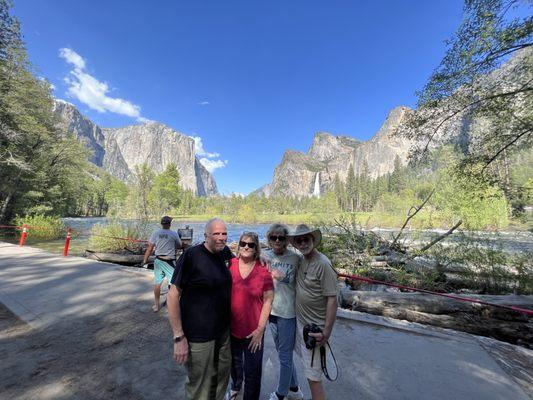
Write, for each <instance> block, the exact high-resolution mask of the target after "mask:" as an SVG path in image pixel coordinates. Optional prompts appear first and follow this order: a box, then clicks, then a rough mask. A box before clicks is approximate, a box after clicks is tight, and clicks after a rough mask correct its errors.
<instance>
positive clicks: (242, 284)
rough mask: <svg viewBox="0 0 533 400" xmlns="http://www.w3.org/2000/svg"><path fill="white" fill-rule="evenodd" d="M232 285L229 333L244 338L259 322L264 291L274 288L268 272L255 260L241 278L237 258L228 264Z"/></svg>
mask: <svg viewBox="0 0 533 400" xmlns="http://www.w3.org/2000/svg"><path fill="white" fill-rule="evenodd" d="M230 271H231V277H232V279H233V286H232V289H231V334H232V335H233V336H235V337H236V338H239V339H244V338H245V337H246V336H248V335H249V334H250V333H252V332H253V331H254V330H255V329H257V326H258V324H259V317H260V316H261V309H262V308H263V303H264V297H263V294H264V292H266V291H268V290H274V284H273V283H272V276H270V272H268V270H267V269H266V268H265V267H263V266H262V265H261V263H260V262H259V261H256V263H255V265H254V268H253V269H252V271H251V272H250V274H249V275H248V276H247V277H246V279H243V278H242V276H241V273H240V271H239V259H238V258H233V259H232V260H231V264H230Z"/></svg>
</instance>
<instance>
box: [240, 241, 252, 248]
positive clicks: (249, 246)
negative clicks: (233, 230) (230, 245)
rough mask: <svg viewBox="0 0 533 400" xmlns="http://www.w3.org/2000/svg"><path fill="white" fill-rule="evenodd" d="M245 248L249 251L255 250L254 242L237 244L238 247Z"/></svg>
mask: <svg viewBox="0 0 533 400" xmlns="http://www.w3.org/2000/svg"><path fill="white" fill-rule="evenodd" d="M246 246H248V248H249V249H255V243H254V242H239V247H246Z"/></svg>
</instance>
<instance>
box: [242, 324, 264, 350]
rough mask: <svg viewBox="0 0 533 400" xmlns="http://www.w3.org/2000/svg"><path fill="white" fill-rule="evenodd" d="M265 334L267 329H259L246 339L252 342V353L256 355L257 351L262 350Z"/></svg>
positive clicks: (250, 345) (250, 346)
mask: <svg viewBox="0 0 533 400" xmlns="http://www.w3.org/2000/svg"><path fill="white" fill-rule="evenodd" d="M264 333H265V328H261V327H260V326H258V327H257V329H256V330H255V331H253V332H252V333H250V334H249V335H248V336H246V339H250V338H251V339H252V340H250V344H249V345H248V348H249V349H250V351H251V352H252V353H255V352H256V351H257V350H261V344H262V343H263V334H264Z"/></svg>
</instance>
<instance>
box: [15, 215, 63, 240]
mask: <svg viewBox="0 0 533 400" xmlns="http://www.w3.org/2000/svg"><path fill="white" fill-rule="evenodd" d="M13 223H14V224H15V225H17V226H22V225H28V227H29V228H28V239H42V240H52V239H58V238H60V237H63V236H65V234H66V227H65V224H64V223H63V221H61V219H60V218H59V217H51V216H44V215H41V214H37V215H26V216H24V217H19V216H17V217H16V218H15V220H14V221H13Z"/></svg>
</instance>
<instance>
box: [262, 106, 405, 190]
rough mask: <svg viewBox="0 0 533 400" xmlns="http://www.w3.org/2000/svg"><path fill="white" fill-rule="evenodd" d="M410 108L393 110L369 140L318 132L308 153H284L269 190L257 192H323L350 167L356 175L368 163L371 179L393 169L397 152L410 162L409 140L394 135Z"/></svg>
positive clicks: (344, 175) (342, 177) (331, 186)
mask: <svg viewBox="0 0 533 400" xmlns="http://www.w3.org/2000/svg"><path fill="white" fill-rule="evenodd" d="M408 111H409V108H407V107H397V108H395V109H393V110H392V111H391V112H390V113H389V116H388V117H387V119H386V120H385V122H384V123H383V125H382V126H381V128H380V130H379V131H378V132H377V133H376V134H375V135H374V137H373V138H372V139H371V140H369V141H366V142H363V141H359V140H357V139H354V138H351V137H348V136H334V135H332V134H330V133H327V132H318V133H316V134H315V136H314V138H313V143H312V144H311V147H310V148H309V151H308V152H307V153H302V152H298V151H293V150H288V151H286V152H285V154H284V156H283V159H282V161H281V163H280V164H279V165H278V166H277V167H276V169H275V171H274V178H273V180H272V183H271V184H269V185H268V186H266V187H267V188H268V189H269V192H268V193H266V191H265V190H264V189H263V190H262V189H260V190H258V191H257V193H259V194H264V195H266V196H270V195H281V196H294V197H303V196H312V195H315V196H316V195H317V192H318V193H320V194H324V193H326V192H327V191H329V190H331V189H332V188H333V184H334V181H335V176H336V175H338V177H339V179H340V180H341V181H343V182H345V181H346V178H347V176H348V171H349V168H350V166H352V167H353V168H354V172H355V174H356V175H357V174H358V173H359V172H360V171H361V170H362V169H363V165H364V163H365V162H366V164H367V166H368V172H369V175H370V176H371V177H372V178H376V177H378V176H381V175H384V174H386V173H388V172H392V171H393V170H394V159H395V157H396V156H397V155H398V156H399V157H400V160H402V162H403V163H406V162H407V155H408V152H409V148H410V142H409V141H408V140H405V139H399V138H397V137H394V136H393V135H394V133H395V131H396V129H397V128H398V126H399V125H400V124H401V123H402V121H403V119H404V117H405V114H406V112H408ZM317 173H319V175H318V176H319V178H318V179H317ZM317 181H318V186H319V188H317Z"/></svg>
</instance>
